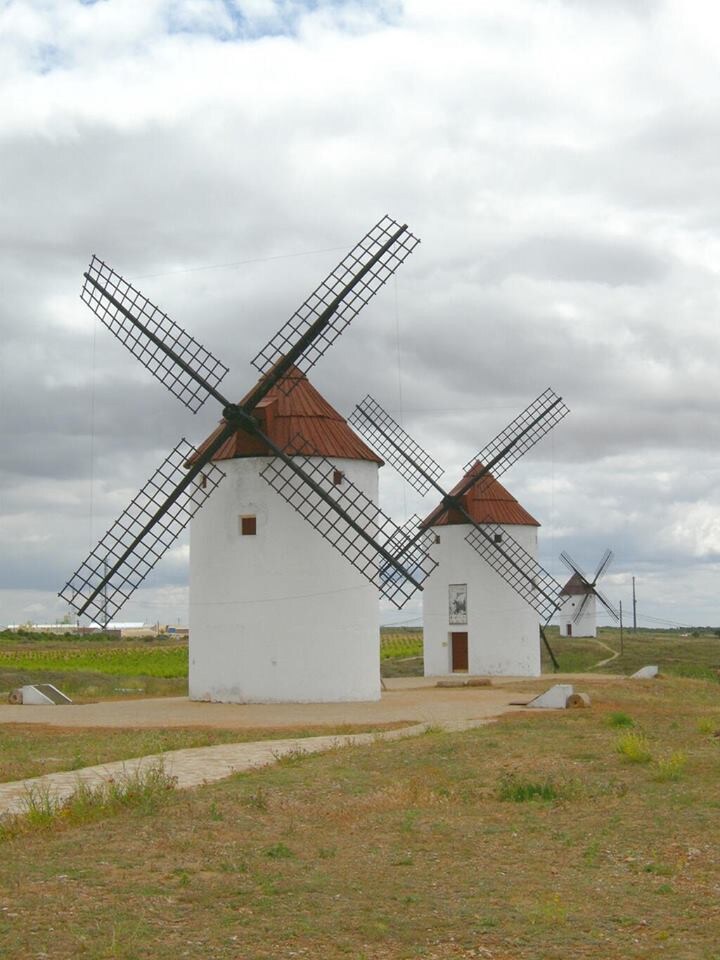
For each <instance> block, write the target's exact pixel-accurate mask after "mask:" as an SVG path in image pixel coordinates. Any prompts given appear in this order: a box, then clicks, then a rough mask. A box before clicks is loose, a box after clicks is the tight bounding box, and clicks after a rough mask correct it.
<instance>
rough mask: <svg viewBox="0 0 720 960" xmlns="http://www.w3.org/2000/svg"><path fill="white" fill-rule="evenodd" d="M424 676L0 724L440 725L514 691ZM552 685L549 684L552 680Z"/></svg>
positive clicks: (162, 700) (108, 707) (491, 708)
mask: <svg viewBox="0 0 720 960" xmlns="http://www.w3.org/2000/svg"><path fill="white" fill-rule="evenodd" d="M435 682H436V681H435V680H434V679H432V678H427V679H426V678H424V677H402V678H395V679H392V680H386V681H385V683H386V687H387V689H386V690H384V691H383V694H382V699H380V700H378V701H374V702H368V701H362V702H360V701H358V702H353V703H204V702H199V701H192V700H188V698H187V697H158V698H156V699H147V700H144V699H143V700H106V701H103V702H100V703H86V704H72V705H69V706H62V707H51V706H47V707H31V706H13V705H10V704H6V705H0V724H1V723H42V724H48V725H51V726H61V727H131V728H138V727H222V728H224V729H229V730H232V729H238V730H242V729H245V728H251V727H254V728H258V727H263V728H265V729H273V730H277V729H282V728H283V727H296V728H297V727H302V726H317V725H318V724H320V725H322V724H327V725H328V726H334V727H337V726H339V725H342V724H364V725H371V724H374V723H376V724H383V723H397V722H402V723H408V724H411V723H442V722H445V721H453V720H481V719H484V718H487V717H494V716H498V715H499V714H501V713H503V712H505V711H506V710H512V709H513V707H511V702H512V701H513V700H517V699H518V690H517V689H516V690H510V689H506V688H505V687H463V688H460V689H449V688H441V687H436V686H435ZM551 682H553V681H551Z"/></svg>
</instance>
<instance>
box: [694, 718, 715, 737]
mask: <svg viewBox="0 0 720 960" xmlns="http://www.w3.org/2000/svg"><path fill="white" fill-rule="evenodd" d="M697 728H698V731H699V732H700V733H704V734H706V735H707V734H713V733H717V732H718V730H720V719H719V718H718V717H701V718H700V719H699V720H698V722H697Z"/></svg>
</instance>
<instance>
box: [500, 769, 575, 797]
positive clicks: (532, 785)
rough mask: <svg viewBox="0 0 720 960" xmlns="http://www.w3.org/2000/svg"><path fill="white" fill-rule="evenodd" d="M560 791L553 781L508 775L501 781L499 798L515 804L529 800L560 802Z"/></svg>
mask: <svg viewBox="0 0 720 960" xmlns="http://www.w3.org/2000/svg"><path fill="white" fill-rule="evenodd" d="M560 794H561V791H560V789H559V788H558V787H557V786H556V785H555V784H554V783H553V782H552V781H551V780H528V779H527V778H525V777H519V776H517V775H516V774H507V775H506V776H504V777H502V778H501V779H500V786H499V788H498V796H499V797H500V799H501V800H511V801H512V802H513V803H526V802H527V801H528V800H558V799H559V797H560Z"/></svg>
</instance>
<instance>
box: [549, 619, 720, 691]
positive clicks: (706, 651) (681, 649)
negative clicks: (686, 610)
mask: <svg viewBox="0 0 720 960" xmlns="http://www.w3.org/2000/svg"><path fill="white" fill-rule="evenodd" d="M695 634H697V635H693V633H692V632H690V633H689V634H688V635H683V634H682V633H681V632H680V631H678V630H645V629H639V630H637V631H627V630H626V631H625V632H624V635H623V641H622V653H620V651H621V643H620V631H619V629H617V628H611V627H603V628H601V629H600V630H599V631H598V636H597V641H593V640H591V639H589V638H568V637H560V636H559V634H558V630H557V627H555V628H551V629H550V630H549V631H548V639H549V641H550V645H551V646H552V649H553V651H554V653H555V656H556V657H557V659H558V662H559V664H560V670H561V671H563V672H568V673H575V672H583V671H585V670H590V669H592V668H593V666H594V665H595V664H596V663H598V661H602V660H607V659H608V658H609V657H611V656H612V654H613V653H619V654H620V656H618V657H616V658H615V659H612V660H610V661H609V662H607V663H605V664H604V665H603V666H602V667H601V668H600V669H601V670H602V672H603V673H617V674H625V675H628V674H631V673H634V672H635V671H636V670H638V669H639V668H640V667H642V666H645V665H646V664H657V665H659V667H660V669H661V671H662V672H663V673H666V674H671V675H673V676H684V677H696V678H697V679H705V680H711V681H715V682H718V681H720V637H717V636H715V632H714V630H706V631H699V630H698V631H695ZM606 647H609V648H610V650H608V649H606ZM543 669H544V670H546V671H550V670H552V664H551V662H550V659H549V657H548V656H547V654H546V653H545V652H544V655H543Z"/></svg>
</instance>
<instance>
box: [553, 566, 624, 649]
mask: <svg viewBox="0 0 720 960" xmlns="http://www.w3.org/2000/svg"><path fill="white" fill-rule="evenodd" d="M613 556H614V554H613V552H612V550H606V551H605V553H604V554H603V556H602V558H601V560H600V563H599V564H598V565H597V569H596V571H595V575H594V576H593V578H592V580H590V578H589V577H587V576H585V574H584V573H583V572H582V570H581V569H580V567H579V566H578V565H577V564H576V563H575V561H574V560H573V558H572V557H571V556H570V555H569V554H568V553H567V552H566V551H565V550H563V552H562V553H561V554H560V559H561V560H562V562H563V563H564V564H565V566H566V567H567V568H568V570H569V571H570V572H571V574H572V576H571V577H570V579H569V580H568V582H567V583H566V584H565V586H564V587H563V588H562V590H561V591H560V595H561V597H562V598H563V603H562V607H561V608H560V612H559V614H558V616H559V618H560V636H561V637H595V636H597V614H598V610H597V603H596V600H599V601H600V603H601V604H602V606H603V607H605V609H606V610H607V612H608V613H609V614H610V616H611V617H612V619H613V620H615V622H619V620H620V613H619V611H618V610H616V609H615V607H614V606H613V604H612V603H610V601H609V600H608V598H607V597H606V596H605V595H604V594H603V593H601V591H600V590H599V589H598V586H597V584H598V580H599V579H600V577H602V576H603V575H604V574H605V573H606V572H607V569H608V567H609V566H610V564H611V563H612V559H613Z"/></svg>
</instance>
